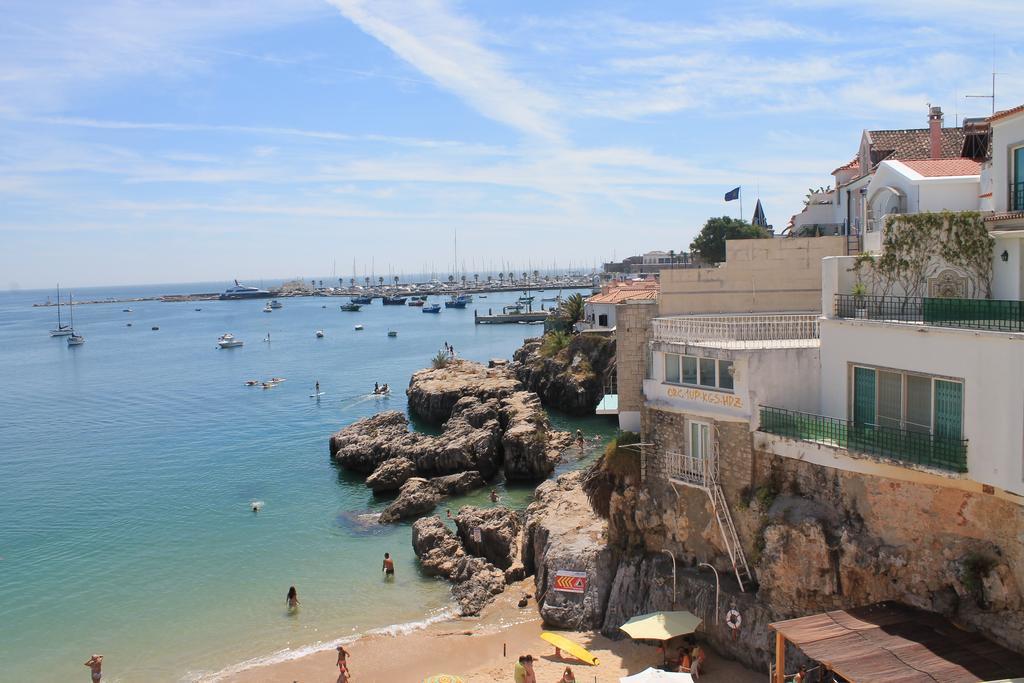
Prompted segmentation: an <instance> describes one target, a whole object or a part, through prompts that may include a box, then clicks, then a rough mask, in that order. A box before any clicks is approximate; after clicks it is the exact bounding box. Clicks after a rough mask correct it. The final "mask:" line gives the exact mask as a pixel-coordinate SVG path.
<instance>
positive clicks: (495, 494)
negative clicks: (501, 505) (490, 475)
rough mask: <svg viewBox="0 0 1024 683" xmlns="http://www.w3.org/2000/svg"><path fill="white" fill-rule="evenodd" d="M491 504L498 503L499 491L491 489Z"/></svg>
mask: <svg viewBox="0 0 1024 683" xmlns="http://www.w3.org/2000/svg"><path fill="white" fill-rule="evenodd" d="M491 502H492V503H497V502H498V490H497V489H491Z"/></svg>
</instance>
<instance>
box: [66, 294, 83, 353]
mask: <svg viewBox="0 0 1024 683" xmlns="http://www.w3.org/2000/svg"><path fill="white" fill-rule="evenodd" d="M68 313H69V314H70V316H71V325H70V327H69V329H70V330H71V334H70V335H68V346H81V345H82V344H84V343H85V337H83V336H82V335H80V334H78V333H77V332H75V302H74V301H73V300H72V298H71V295H70V294H68Z"/></svg>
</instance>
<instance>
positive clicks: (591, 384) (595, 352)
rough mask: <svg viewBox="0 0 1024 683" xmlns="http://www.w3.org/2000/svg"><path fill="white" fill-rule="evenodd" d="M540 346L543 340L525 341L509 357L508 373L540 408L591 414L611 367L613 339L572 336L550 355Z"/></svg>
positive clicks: (593, 336)
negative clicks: (540, 403) (532, 395)
mask: <svg viewBox="0 0 1024 683" xmlns="http://www.w3.org/2000/svg"><path fill="white" fill-rule="evenodd" d="M542 346H543V338H537V339H528V340H526V342H525V343H524V344H523V345H522V347H520V348H519V349H518V350H517V351H516V352H515V354H513V362H512V364H511V365H510V366H509V368H510V370H511V371H512V372H513V373H514V374H515V376H516V378H517V379H519V381H520V382H522V383H523V384H524V385H525V386H526V388H527V389H529V390H530V391H533V392H536V393H537V394H538V395H539V396H540V398H541V400H542V401H543V402H544V405H547V406H551V407H553V408H557V409H558V410H561V411H563V412H566V413H569V414H571V415H590V414H593V412H594V409H595V408H596V407H597V404H598V403H600V402H601V398H602V397H603V396H604V386H605V380H606V379H607V378H608V376H609V375H610V373H611V371H612V369H613V367H614V365H615V340H614V338H608V337H601V336H598V335H592V334H580V335H576V336H574V337H573V338H572V340H571V341H570V342H569V344H568V346H566V347H565V348H564V349H562V350H561V351H559V352H558V353H556V354H554V355H553V356H547V355H545V354H544V353H543V352H542V350H541V349H542Z"/></svg>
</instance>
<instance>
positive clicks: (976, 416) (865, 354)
mask: <svg viewBox="0 0 1024 683" xmlns="http://www.w3.org/2000/svg"><path fill="white" fill-rule="evenodd" d="M820 357H821V374H820V378H821V394H820V395H821V413H822V414H824V415H828V416H831V417H837V418H841V419H849V418H850V414H849V407H848V404H849V394H850V379H849V378H850V365H851V364H853V363H857V364H863V365H868V366H875V367H881V368H889V369H894V370H905V371H908V372H918V373H924V374H929V375H937V376H943V377H949V378H954V379H959V380H962V381H963V383H964V387H963V401H964V405H963V435H964V438H965V439H967V440H968V446H967V467H968V473H967V474H966V475H964V476H966V477H967V478H970V479H972V480H974V481H976V482H979V483H982V484H988V485H991V486H995V487H998V488H1001V489H1005V490H1008V491H1011V492H1013V493H1017V494H1020V495H1024V389H1022V379H1024V334H1008V333H998V332H985V331H976V330H960V329H947V328H939V327H930V326H929V327H919V326H915V325H898V324H888V323H882V322H874V321H858V320H822V321H821V356H820ZM782 407H785V406H782Z"/></svg>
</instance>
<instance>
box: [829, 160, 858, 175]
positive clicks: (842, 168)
mask: <svg viewBox="0 0 1024 683" xmlns="http://www.w3.org/2000/svg"><path fill="white" fill-rule="evenodd" d="M859 164H860V157H859V156H855V157H854V158H852V159H850V160H849V161H847V162H846V163H845V164H843V165H842V166H840V167H839V168H837V169H836V170H834V171H832V174H831V175H835V174H836V173H839V172H840V171H849V170H850V169H851V168H856V167H857V166H858V165H859Z"/></svg>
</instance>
